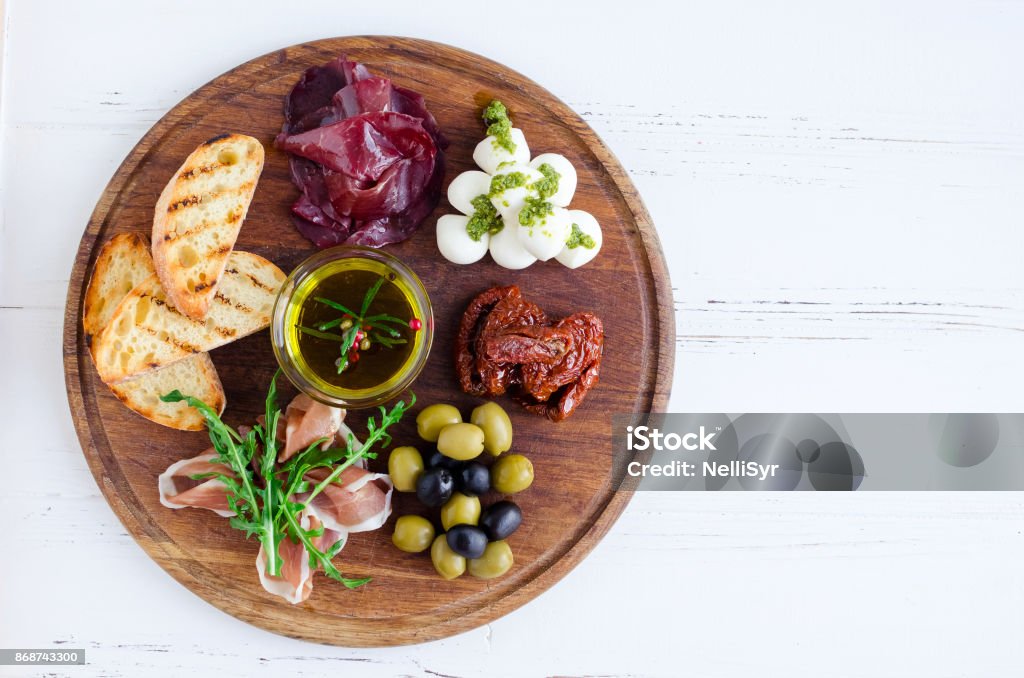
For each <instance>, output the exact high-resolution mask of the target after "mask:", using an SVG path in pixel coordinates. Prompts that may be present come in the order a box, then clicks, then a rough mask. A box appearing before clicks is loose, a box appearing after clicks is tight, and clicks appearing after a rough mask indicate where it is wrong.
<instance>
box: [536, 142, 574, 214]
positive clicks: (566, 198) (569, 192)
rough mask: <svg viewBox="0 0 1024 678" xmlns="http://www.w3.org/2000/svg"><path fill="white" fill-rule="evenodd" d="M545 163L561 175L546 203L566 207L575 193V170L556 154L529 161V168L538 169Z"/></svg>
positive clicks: (544, 154) (540, 156)
mask: <svg viewBox="0 0 1024 678" xmlns="http://www.w3.org/2000/svg"><path fill="white" fill-rule="evenodd" d="M545 163H547V164H548V165H551V167H552V168H553V169H554V170H555V171H556V172H558V173H559V174H560V175H561V176H559V177H558V190H557V191H556V192H555V194H554V195H553V196H551V197H550V198H548V201H549V202H550V203H551V204H552V205H558V206H559V207H568V206H569V203H570V202H571V201H572V196H573V195H574V194H575V193H576V168H575V167H573V166H572V163H571V162H569V161H568V160H567V159H566V157H565V156H564V155H559V154H558V153H541V154H540V155H538V156H537V157H536V158H534V159H533V160H531V161H530V167H535V168H538V169H539V168H540V166H541V165H543V164H545Z"/></svg>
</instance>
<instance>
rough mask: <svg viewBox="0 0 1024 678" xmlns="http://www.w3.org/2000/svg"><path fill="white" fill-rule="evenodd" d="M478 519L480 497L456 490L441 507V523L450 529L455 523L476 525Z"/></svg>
mask: <svg viewBox="0 0 1024 678" xmlns="http://www.w3.org/2000/svg"><path fill="white" fill-rule="evenodd" d="M479 520H480V498H479V497H467V496H466V495H464V494H462V493H461V492H456V493H455V494H453V495H452V498H451V499H449V500H448V502H447V503H446V504H445V505H444V506H442V507H441V524H442V525H444V529H446V530H450V529H452V528H453V527H455V526H456V525H476V524H477V522H479Z"/></svg>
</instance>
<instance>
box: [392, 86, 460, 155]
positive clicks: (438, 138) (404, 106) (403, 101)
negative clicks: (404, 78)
mask: <svg viewBox="0 0 1024 678" xmlns="http://www.w3.org/2000/svg"><path fill="white" fill-rule="evenodd" d="M392 89H393V92H394V100H393V101H392V103H391V108H392V110H394V111H397V112H399V113H405V114H406V115H411V116H412V117H414V118H419V119H420V120H422V121H423V129H425V130H427V132H429V133H430V136H432V137H434V141H435V142H437V147H438V148H441V149H444V148H448V138H447V137H445V135H444V134H442V132H441V128H440V127H438V125H437V120H435V119H434V116H433V114H432V113H431V112H430V111H428V110H427V100H426V99H424V98H423V95H422V94H420V93H419V92H414V91H412V90H411V89H408V88H406V87H399V86H398V85H394V86H393V88H392Z"/></svg>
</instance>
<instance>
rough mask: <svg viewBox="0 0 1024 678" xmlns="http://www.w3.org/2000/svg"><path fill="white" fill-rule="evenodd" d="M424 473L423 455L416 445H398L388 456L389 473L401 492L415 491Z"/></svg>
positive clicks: (396, 487)
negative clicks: (417, 481) (417, 482)
mask: <svg viewBox="0 0 1024 678" xmlns="http://www.w3.org/2000/svg"><path fill="white" fill-rule="evenodd" d="M422 473H423V457H422V456H421V455H420V452H419V450H417V449H416V448H415V447H396V448H395V449H393V450H391V455H390V456H389V457H388V475H390V476H391V482H393V483H394V484H395V489H396V490H398V491H399V492H415V491H416V480H417V479H418V478H419V477H420V474H422Z"/></svg>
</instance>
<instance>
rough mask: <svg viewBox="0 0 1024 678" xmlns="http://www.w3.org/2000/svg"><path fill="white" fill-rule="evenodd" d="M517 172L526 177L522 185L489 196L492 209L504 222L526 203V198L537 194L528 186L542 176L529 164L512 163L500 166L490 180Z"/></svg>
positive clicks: (512, 217)
mask: <svg viewBox="0 0 1024 678" xmlns="http://www.w3.org/2000/svg"><path fill="white" fill-rule="evenodd" d="M516 172H518V173H519V174H523V175H525V177H526V180H525V181H524V182H523V185H522V186H516V187H515V188H509V189H506V190H504V191H502V192H501V193H498V194H496V195H492V196H491V204H492V205H494V209H496V210H498V214H500V215H501V217H502V219H504V220H505V222H506V223H507V222H509V221H511V220H512V219H514V218H515V216H516V214H518V213H519V210H521V209H522V208H523V205H524V204H525V203H526V198H527V197H528V196H531V195H534V196H535V195H537V191H536V190H534V189H532V188H530V184H532V183H533V182H535V181H540V180H542V179H543V178H544V175H543V174H541V173H540V171H538V170H535V169H534V168H532V167H530V166H529V165H525V164H522V163H512V164H509V165H504V166H502V167H501V168H500V169H499V170H498V171H497V172H496V173H495V175H494V177H492V181H493V180H494V179H497V178H498V177H501V176H505V175H508V174H513V173H516Z"/></svg>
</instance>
